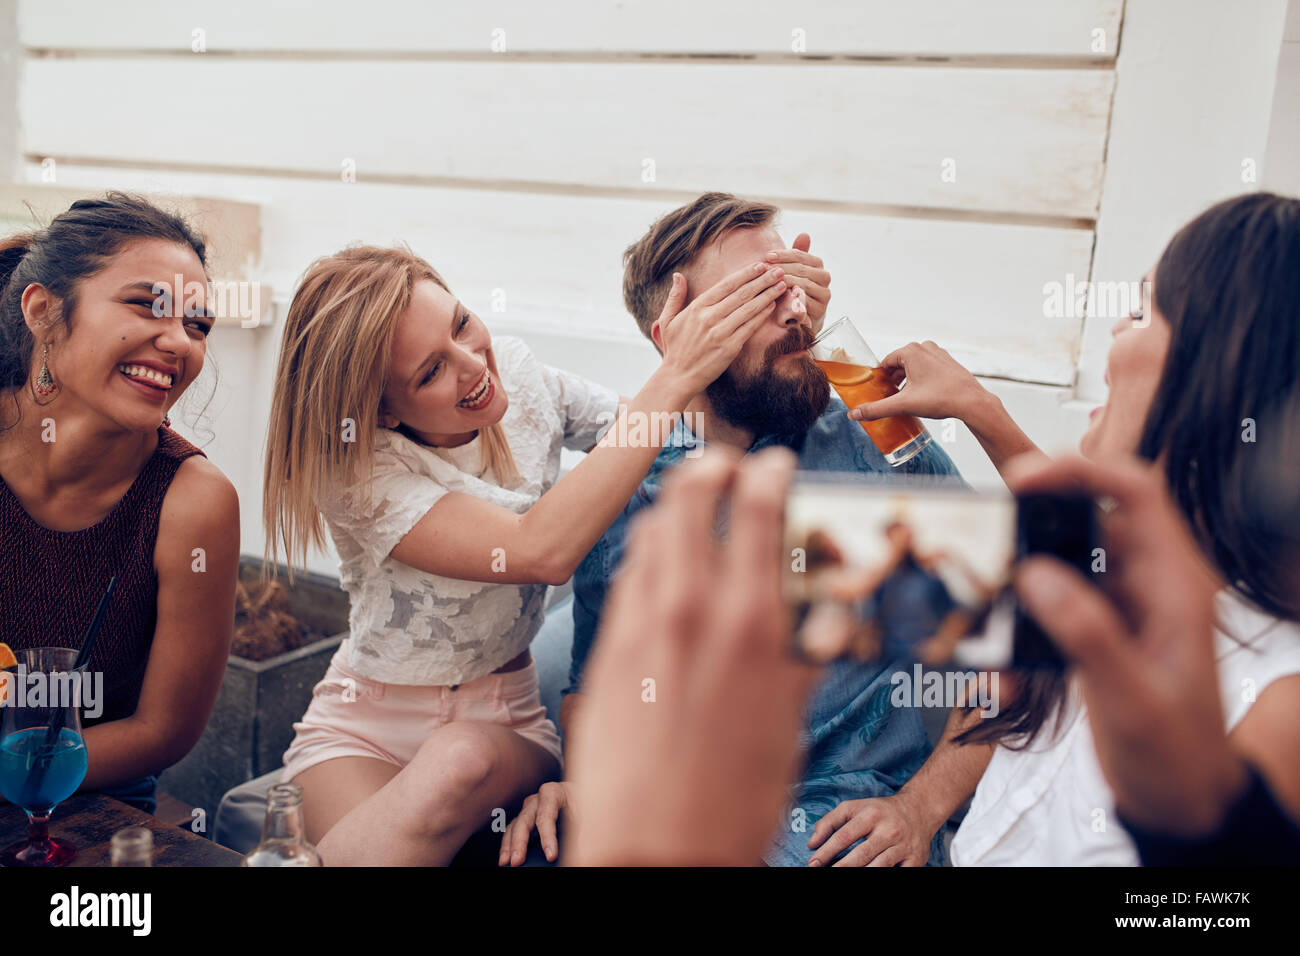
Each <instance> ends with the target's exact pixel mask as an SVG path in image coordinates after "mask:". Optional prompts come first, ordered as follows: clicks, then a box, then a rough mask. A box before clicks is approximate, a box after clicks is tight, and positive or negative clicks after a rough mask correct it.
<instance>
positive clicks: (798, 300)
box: [773, 280, 812, 332]
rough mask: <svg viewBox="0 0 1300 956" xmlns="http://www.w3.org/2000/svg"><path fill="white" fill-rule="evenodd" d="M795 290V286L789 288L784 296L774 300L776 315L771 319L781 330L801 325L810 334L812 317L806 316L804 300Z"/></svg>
mask: <svg viewBox="0 0 1300 956" xmlns="http://www.w3.org/2000/svg"><path fill="white" fill-rule="evenodd" d="M787 281H788V280H787ZM797 288H798V287H797V286H791V287H790V288H789V289H788V290H787V291H786V293H785V295H783V296H781V298H779V299H777V300H776V313H775V314H774V315H773V318H774V319H775V320H776V322H777V323H778V324H779V325H781V326H782V327H783V328H789V327H790V326H794V325H802V326H803V327H804V328H805V329H807V330H808V331H809V332H811V331H812V317H811V316H809V315H808V309H807V307H806V306H805V304H804V299H803V297H802V296H801V295H800V294H799V293H798V292H797V291H796V290H797Z"/></svg>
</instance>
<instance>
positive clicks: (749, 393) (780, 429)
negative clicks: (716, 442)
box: [704, 326, 831, 439]
mask: <svg viewBox="0 0 1300 956" xmlns="http://www.w3.org/2000/svg"><path fill="white" fill-rule="evenodd" d="M812 341H813V336H812V333H811V332H809V331H808V330H807V329H805V328H803V327H802V326H795V327H794V328H792V329H791V330H790V332H789V333H787V334H786V337H785V338H784V339H781V340H780V341H778V342H774V343H772V344H771V345H769V346H768V347H767V351H766V352H764V353H763V359H762V362H761V363H760V365H759V368H758V370H757V371H747V372H743V373H740V374H737V372H736V368H735V366H734V365H733V366H732V367H731V368H728V369H727V370H726V371H725V372H723V373H722V375H720V376H719V377H718V378H717V379H716V380H715V381H714V382H713V383H712V384H711V385H709V387H708V388H706V389H705V390H704V394H705V395H706V396H708V399H709V404H710V405H711V406H712V408H713V412H714V414H715V415H717V416H718V417H719V418H721V419H722V420H723V421H725V422H727V423H729V424H731V425H734V426H736V427H737V428H743V429H745V430H746V431H748V432H750V433H752V434H753V436H754V438H755V439H759V438H763V437H766V436H777V437H779V438H795V437H798V436H801V435H803V433H804V432H806V431H807V430H808V429H809V428H811V427H812V424H813V422H815V421H817V419H818V418H820V417H821V414H822V412H824V411H826V407H827V405H829V404H830V400H831V395H830V382H829V380H828V379H827V378H826V373H825V372H823V371H822V370H821V369H820V368H818V367H817V363H815V362H814V361H813V360H812V359H811V358H809V357H808V356H806V355H804V356H800V357H799V358H798V360H797V361H789V360H786V361H785V362H784V363H783V364H784V365H785V366H786V367H785V368H777V362H779V361H781V356H783V355H788V354H789V353H791V352H800V351H803V350H804V349H807V348H808V347H809V346H810V345H812Z"/></svg>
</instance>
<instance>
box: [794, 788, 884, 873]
mask: <svg viewBox="0 0 1300 956" xmlns="http://www.w3.org/2000/svg"><path fill="white" fill-rule="evenodd" d="M841 806H844V804H841ZM878 815H879V811H878V810H877V809H876V808H875V807H874V806H872V805H871V804H869V803H868V804H867V805H866V806H862V807H861V808H860V809H857V812H851V813H850V815H849V816H848V818H847V819H845V820H843V821H842V822H840V823H839V824H837V825H836V829H835V832H834V833H833V834H831V836H830V838H829V839H827V840H826V842H825V843H824V844H823V845H822V847H821V849H819V850H818V851H817V852H816V853H814V854H813V855H812V858H811V859H810V860H809V861H808V865H809V866H830V865H838V864H833V863H832V861H834V860H835V858H836V857H838V856H839V855H840V854H841V853H843V852H844V851H845V850H847V849H848V848H849V847H851V846H853V844H854V843H856V842H857V841H858V840H860V839H862V838H863V837H864V836H866V835H867V834H869V833H870V832H871V830H872V828H873V827H874V826H875V825H876V820H877V818H878ZM818 825H819V826H820V821H819V823H818ZM868 859H870V858H869V857H868ZM859 865H861V864H859Z"/></svg>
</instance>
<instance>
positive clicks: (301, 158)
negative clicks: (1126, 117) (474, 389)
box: [20, 57, 1113, 221]
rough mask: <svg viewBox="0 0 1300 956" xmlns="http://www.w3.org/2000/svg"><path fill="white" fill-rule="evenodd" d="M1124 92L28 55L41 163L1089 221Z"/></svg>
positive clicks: (647, 71)
mask: <svg viewBox="0 0 1300 956" xmlns="http://www.w3.org/2000/svg"><path fill="white" fill-rule="evenodd" d="M1112 83H1113V76H1112V74H1111V72H1110V71H1108V70H1022V69H963V68H948V67H937V68H924V67H907V66H868V67H863V66H843V65H807V66H801V67H798V68H793V67H788V66H782V65H771V64H762V65H753V64H747V65H737V64H716V63H710V64H697V65H692V66H690V67H681V68H680V69H678V68H675V67H665V66H662V65H656V64H643V63H567V62H564V63H539V62H508V63H507V62H464V63H446V62H440V63H420V62H351V61H349V62H332V61H329V62H316V61H305V62H293V63H291V64H288V65H286V64H285V63H283V62H270V61H257V60H254V61H244V60H236V59H230V58H226V59H221V58H203V57H193V58H184V59H169V58H168V59H159V58H126V59H114V60H96V59H93V58H92V59H82V58H73V59H37V60H32V61H29V62H28V63H27V67H26V72H25V76H24V80H23V84H22V89H21V94H20V95H21V100H20V103H21V110H22V116H23V124H24V133H25V144H26V145H25V148H26V150H27V152H28V153H29V154H34V155H39V156H55V157H58V158H65V159H70V158H85V159H96V160H114V161H118V162H126V163H133V164H138V165H142V166H147V165H150V164H154V163H163V164H201V165H215V166H221V167H237V168H244V169H250V170H286V171H297V172H310V173H314V174H318V175H329V176H341V175H342V169H343V165H344V164H345V163H347V162H351V163H353V164H355V173H356V178H357V179H358V180H365V179H366V178H367V177H393V178H398V179H402V178H407V179H412V178H413V179H421V178H422V179H425V180H428V179H433V180H435V181H437V182H439V183H456V182H466V183H512V184H519V185H521V186H527V187H528V188H535V187H547V186H555V187H562V188H565V189H569V190H584V191H585V190H591V189H593V188H597V189H600V188H603V189H613V190H627V191H633V192H645V193H647V194H652V193H654V192H655V191H662V190H678V191H702V190H705V189H710V188H718V187H725V188H728V189H730V190H732V191H736V192H744V193H750V194H755V195H766V196H776V197H782V198H786V199H806V200H818V201H833V202H839V203H859V204H874V205H878V206H886V207H890V208H897V207H929V208H934V209H946V210H967V211H978V212H982V213H988V214H994V215H997V214H1003V213H1012V214H1028V215H1033V216H1044V217H1057V218H1062V217H1082V218H1084V219H1088V218H1090V217H1092V216H1093V215H1095V212H1096V209H1097V204H1098V201H1099V196H1100V185H1101V178H1102V168H1103V160H1104V149H1105V134H1106V125H1107V117H1108V112H1109V104H1110V93H1111V87H1112ZM747 137H748V138H747ZM651 164H652V175H651V176H649V177H648V176H647V171H648V170H651ZM949 171H950V172H951V174H952V175H949V176H945V172H949ZM647 178H651V179H652V180H653V181H647ZM1057 218H1054V219H1052V221H1057Z"/></svg>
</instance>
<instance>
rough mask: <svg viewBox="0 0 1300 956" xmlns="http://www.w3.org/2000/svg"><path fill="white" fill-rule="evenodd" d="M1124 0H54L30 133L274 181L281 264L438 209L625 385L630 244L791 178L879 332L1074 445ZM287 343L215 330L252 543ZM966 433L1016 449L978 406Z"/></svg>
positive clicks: (206, 186)
mask: <svg viewBox="0 0 1300 956" xmlns="http://www.w3.org/2000/svg"><path fill="white" fill-rule="evenodd" d="M1122 8H1123V4H1122V2H1121V0H990V2H986V3H982V4H971V3H965V2H960V0H925V2H913V3H907V4H899V3H895V2H892V0H889V2H886V0H869V2H856V3H851V2H829V3H823V4H817V5H807V6H799V7H792V6H791V5H789V4H777V3H772V2H764V3H752V2H748V3H747V2H742V0H724V2H715V3H711V4H708V5H703V4H699V3H694V2H692V3H687V2H684V0H671V2H658V3H649V2H645V3H638V2H630V0H629V2H587V3H582V2H578V0H554V2H551V3H549V4H545V5H541V4H529V3H525V2H517V3H505V2H493V3H474V4H468V3H467V4H449V3H443V4H422V3H416V2H397V0H383V2H371V3H368V4H365V5H363V6H360V7H358V6H357V5H355V4H352V3H345V2H343V0H330V2H325V3H314V4H306V3H275V4H264V3H252V2H240V3H176V2H163V0H149V2H138V3H134V4H130V5H126V6H125V9H126V10H129V12H128V13H123V12H122V10H123V9H124V8H121V7H116V6H109V5H104V4H101V3H97V2H91V0H76V2H50V0H44V2H35V0H25V2H23V3H22V4H21V6H20V10H19V33H20V42H21V44H22V46H23V47H24V48H25V50H26V60H25V63H24V71H23V76H22V81H21V87H20V94H19V109H20V120H21V150H22V155H23V157H24V159H25V161H26V166H25V170H26V175H27V177H28V178H29V180H30V181H32V182H39V181H41V179H42V174H43V172H44V173H45V174H46V176H47V177H48V170H49V169H50V165H49V163H48V162H46V161H47V160H50V159H52V160H53V169H54V170H55V176H56V181H57V182H58V183H59V184H60V185H75V186H79V187H80V186H84V187H93V188H107V187H110V186H118V187H126V188H133V189H149V190H154V191H160V192H179V193H187V194H198V195H207V196H216V197H226V198H232V199H239V200H244V201H250V202H256V203H259V204H261V205H262V209H263V213H262V226H263V234H262V261H261V263H260V269H259V274H260V275H261V276H262V277H263V278H264V281H267V282H268V283H270V284H271V285H272V287H273V288H274V289H275V291H276V294H277V295H280V294H283V293H287V292H288V291H289V289H290V288H291V287H292V284H293V282H294V280H295V278H296V277H297V276H298V275H299V274H300V273H301V272H302V270H303V269H304V268H305V267H306V265H307V264H308V263H309V262H310V261H311V260H312V259H313V258H315V257H316V256H319V255H322V254H327V253H329V252H332V251H334V250H336V249H338V248H339V247H341V246H342V245H344V244H347V243H350V242H356V241H369V242H382V243H391V242H394V241H398V240H404V241H407V242H409V243H410V244H411V246H412V247H413V248H414V249H415V250H416V251H417V252H418V253H420V254H422V255H424V256H425V257H426V258H428V259H430V261H432V262H433V263H434V265H435V266H437V267H438V268H439V269H440V270H441V271H443V273H444V274H445V275H446V276H447V277H448V279H449V281H451V283H452V284H453V287H454V288H455V289H456V291H457V292H458V294H461V295H462V296H463V297H464V298H465V299H466V301H468V302H470V303H471V304H473V305H474V307H475V308H476V309H477V310H478V311H479V312H480V313H481V314H482V315H484V317H485V318H486V319H487V320H488V322H489V323H490V324H491V325H492V326H493V328H495V329H496V330H498V331H500V332H508V333H511V334H520V335H523V337H525V338H526V339H527V340H528V341H529V342H530V344H531V345H532V346H533V348H534V349H535V350H536V351H537V353H538V354H539V355H540V356H541V357H542V358H543V359H544V360H546V361H550V362H553V363H554V364H558V365H563V366H566V367H569V368H572V369H574V370H575V371H578V372H580V373H583V374H586V375H589V376H590V377H592V378H595V379H597V380H600V381H603V382H605V383H607V384H609V385H611V386H613V387H616V388H618V389H620V390H622V391H624V392H630V391H633V390H635V389H636V388H637V387H638V385H639V383H640V381H641V380H643V378H644V376H645V375H646V374H647V372H648V371H649V370H650V369H651V368H652V367H653V364H654V361H655V356H654V353H653V351H652V349H651V348H650V347H649V345H648V344H647V343H645V342H644V340H642V339H640V338H639V334H638V333H637V331H636V329H635V325H634V323H633V322H632V320H631V318H630V317H629V316H627V315H626V313H625V312H624V311H623V308H622V303H621V298H620V293H619V288H620V277H621V268H620V255H621V252H622V250H623V248H624V247H625V246H626V245H627V244H628V243H630V242H631V241H633V240H634V239H636V238H638V237H639V236H640V235H641V234H642V232H643V231H644V230H645V228H646V227H647V226H648V225H649V223H650V222H651V221H652V220H653V219H654V218H655V217H656V216H658V215H660V214H662V213H663V212H665V211H667V210H668V209H671V208H672V207H674V206H676V205H678V204H680V203H681V202H683V201H686V200H688V199H689V198H691V197H692V196H693V195H694V194H697V193H698V192H700V191H702V190H705V189H727V190H731V191H735V192H739V193H743V194H745V195H750V196H754V197H757V198H765V199H771V200H773V201H776V202H778V203H780V204H781V205H782V207H783V209H784V215H783V218H782V222H781V230H782V234H783V235H784V236H785V237H786V238H787V240H788V239H790V238H793V236H794V235H795V233H797V232H800V231H807V232H809V233H811V234H812V236H813V249H814V251H817V252H819V253H820V254H821V255H823V256H824V257H825V258H826V260H827V262H828V265H829V267H830V268H831V270H832V272H833V274H834V276H835V281H834V287H833V288H834V292H835V301H834V302H833V303H832V307H831V308H832V315H840V314H850V315H853V316H854V317H855V318H856V319H858V320H859V321H860V322H861V324H862V325H863V327H864V330H865V331H866V333H867V335H868V338H869V340H871V341H872V343H873V345H875V346H877V348H878V351H881V352H883V351H886V350H888V349H890V348H892V347H893V346H895V345H898V344H901V343H902V342H905V341H907V340H909V339H912V338H933V339H935V340H937V341H939V342H940V343H942V344H944V345H945V346H947V347H949V348H950V349H951V350H952V351H953V352H954V353H955V354H957V355H958V356H959V357H960V358H962V359H963V360H964V361H966V362H968V363H969V364H970V365H971V366H972V367H973V368H974V369H975V370H976V371H977V372H979V373H980V374H982V375H985V376H990V378H988V379H987V380H988V381H989V382H990V383H991V384H992V385H993V387H994V388H995V389H996V390H997V391H998V392H999V394H1001V395H1002V396H1003V397H1004V400H1005V401H1006V402H1007V403H1008V405H1009V407H1010V408H1011V409H1012V411H1013V414H1016V415H1017V416H1019V417H1020V418H1021V420H1022V421H1023V422H1024V424H1025V425H1026V426H1027V428H1028V429H1029V431H1030V432H1031V435H1033V436H1034V437H1035V438H1037V439H1039V440H1041V441H1043V442H1044V443H1046V444H1047V445H1048V446H1050V447H1058V446H1061V445H1067V446H1068V445H1070V444H1072V443H1073V440H1074V439H1075V438H1076V437H1077V434H1078V433H1079V431H1080V430H1081V428H1082V425H1083V414H1082V411H1081V410H1080V409H1077V408H1073V407H1069V406H1062V402H1064V401H1066V400H1067V399H1069V398H1070V397H1071V394H1072V388H1073V385H1074V382H1075V376H1076V368H1077V365H1078V362H1079V359H1080V355H1079V349H1080V336H1081V332H1082V327H1083V323H1082V320H1081V318H1080V317H1078V316H1071V315H1066V316H1055V317H1048V316H1046V315H1045V314H1044V298H1045V296H1044V285H1045V284H1047V283H1049V282H1061V283H1064V282H1065V281H1067V277H1069V276H1073V277H1074V278H1075V279H1076V280H1078V281H1083V280H1084V279H1086V278H1087V276H1088V275H1089V272H1090V268H1091V257H1092V248H1093V241H1094V230H1095V225H1096V218H1097V215H1098V209H1099V207H1100V203H1101V194H1102V183H1103V180H1104V175H1105V161H1106V146H1107V137H1108V132H1109V124H1110V114H1111V101H1112V95H1113V94H1114V92H1115V69H1114V67H1115V56H1116V53H1115V51H1116V49H1117V48H1118V44H1119V40H1120V27H1121V17H1122V12H1123V10H1122ZM195 31H202V32H201V33H196V32H195ZM200 41H201V44H200ZM199 45H202V47H203V52H195V51H194V49H193V48H194V47H195V46H199ZM42 163H45V165H44V166H42ZM347 163H351V164H354V169H355V180H356V181H355V182H345V181H344V176H343V175H342V173H343V170H344V169H345V164H347ZM497 290H500V291H501V292H504V302H505V308H504V311H500V312H494V311H493V308H492V306H493V301H494V293H495V292H497ZM496 301H497V302H500V301H501V297H500V295H497V296H496ZM277 344H278V329H277V328H273V329H264V330H252V331H246V330H237V329H234V328H230V327H225V328H222V329H220V330H218V332H217V334H216V335H215V336H214V340H213V349H212V351H213V354H214V355H215V356H216V358H217V363H218V365H219V367H220V378H221V383H220V385H219V386H217V387H216V391H215V398H214V400H213V402H212V404H211V406H210V407H209V408H208V410H207V418H208V424H209V427H210V428H211V431H212V432H213V433H215V436H216V437H215V438H214V440H213V441H212V442H211V444H210V445H209V453H210V456H211V457H212V458H213V460H214V461H216V462H217V464H219V465H220V466H222V467H223V468H224V469H225V470H226V471H227V472H228V473H229V474H231V476H232V478H233V479H234V480H235V481H236V484H237V486H238V488H239V492H240V498H241V502H242V504H243V510H244V519H243V529H242V530H243V537H244V548H245V550H249V551H257V550H260V547H261V541H262V537H261V531H260V526H259V521H258V518H257V516H258V513H259V508H260V501H261V495H260V476H261V442H262V440H263V436H264V433H265V425H266V405H267V396H268V394H269V389H270V385H269V381H270V375H271V370H272V369H273V367H274V359H275V356H274V350H275V348H276V346H277ZM211 388H212V386H204V384H203V383H200V386H199V393H198V394H197V396H196V400H197V399H201V398H203V397H206V394H207V393H208V391H209V390H210V389H211ZM200 404H201V403H200ZM202 434H203V432H202V431H200V437H201V436H202ZM950 451H951V453H952V454H953V456H954V458H955V459H956V460H957V461H958V463H959V465H960V466H961V467H962V468H963V470H964V471H965V472H966V473H967V474H968V475H970V476H971V477H973V478H975V479H977V480H979V479H988V478H990V477H991V469H990V468H988V466H987V462H986V461H985V460H984V459H983V456H982V454H981V453H980V452H979V450H978V446H977V445H976V444H975V443H974V441H973V439H971V437H970V436H969V435H968V434H967V433H966V432H965V430H964V429H961V430H959V432H958V436H957V439H956V441H955V442H954V443H953V444H952V445H951V446H950ZM313 566H314V567H316V568H319V569H323V570H330V569H332V559H331V558H330V557H329V556H320V557H319V558H318V559H316V560H315V561H314V562H313Z"/></svg>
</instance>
